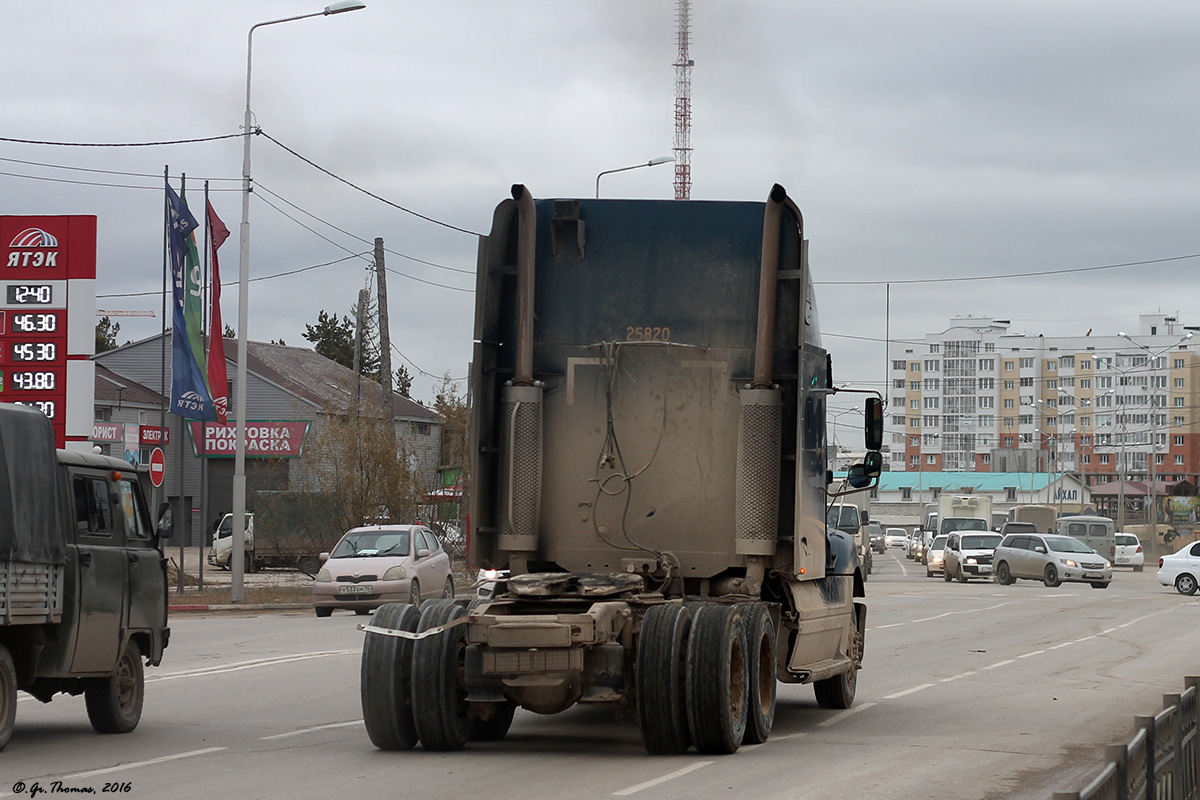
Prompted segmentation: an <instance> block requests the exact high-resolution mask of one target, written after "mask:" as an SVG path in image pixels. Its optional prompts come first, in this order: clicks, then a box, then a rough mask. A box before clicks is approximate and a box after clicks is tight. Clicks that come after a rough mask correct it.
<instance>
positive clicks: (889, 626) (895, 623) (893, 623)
mask: <svg viewBox="0 0 1200 800" xmlns="http://www.w3.org/2000/svg"><path fill="white" fill-rule="evenodd" d="M907 624H908V623H907V622H892V623H890V624H888V625H876V626H875V627H874V628H872V630H876V631H881V630H883V629H884V628H899V627H902V626H904V625H907Z"/></svg>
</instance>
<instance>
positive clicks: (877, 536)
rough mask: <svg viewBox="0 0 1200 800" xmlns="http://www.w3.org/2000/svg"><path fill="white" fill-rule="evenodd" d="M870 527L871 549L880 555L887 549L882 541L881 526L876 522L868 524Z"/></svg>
mask: <svg viewBox="0 0 1200 800" xmlns="http://www.w3.org/2000/svg"><path fill="white" fill-rule="evenodd" d="M870 526H871V549H872V550H874V551H875V552H876V553H882V552H883V551H884V550H886V549H887V545H886V544H884V541H883V538H884V537H883V526H882V525H880V524H879V523H878V522H872V523H870Z"/></svg>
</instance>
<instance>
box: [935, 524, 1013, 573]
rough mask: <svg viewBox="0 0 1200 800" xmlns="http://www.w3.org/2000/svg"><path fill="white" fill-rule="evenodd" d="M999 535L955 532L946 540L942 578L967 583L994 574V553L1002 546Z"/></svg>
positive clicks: (943, 551) (982, 532)
mask: <svg viewBox="0 0 1200 800" xmlns="http://www.w3.org/2000/svg"><path fill="white" fill-rule="evenodd" d="M1000 539H1001V536H1000V534H998V533H991V532H984V531H979V532H976V531H955V532H953V533H951V534H950V535H949V536H948V537H947V538H946V545H945V547H944V548H943V550H942V556H943V563H942V577H944V578H945V579H946V580H947V581H950V580H951V579H954V578H957V579H958V582H959V583H966V582H967V580H968V579H970V578H988V577H991V574H992V552H993V551H994V550H995V549H996V545H998V544H1000Z"/></svg>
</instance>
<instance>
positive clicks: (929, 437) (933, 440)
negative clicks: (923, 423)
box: [914, 433, 938, 447]
mask: <svg viewBox="0 0 1200 800" xmlns="http://www.w3.org/2000/svg"><path fill="white" fill-rule="evenodd" d="M922 438H923V439H924V445H925V446H926V447H933V446H934V445H935V444H937V441H938V435H937V434H936V433H927V434H925V436H924V437H922ZM914 444H915V442H914Z"/></svg>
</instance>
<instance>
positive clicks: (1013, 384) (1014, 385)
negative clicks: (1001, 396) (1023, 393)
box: [1004, 381, 1017, 392]
mask: <svg viewBox="0 0 1200 800" xmlns="http://www.w3.org/2000/svg"><path fill="white" fill-rule="evenodd" d="M1015 388H1017V382H1016V381H1005V382H1004V390H1005V391H1006V392H1011V391H1012V390H1013V389H1015Z"/></svg>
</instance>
